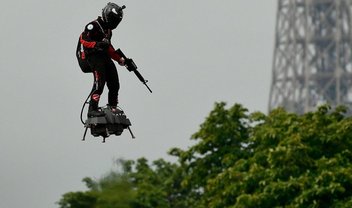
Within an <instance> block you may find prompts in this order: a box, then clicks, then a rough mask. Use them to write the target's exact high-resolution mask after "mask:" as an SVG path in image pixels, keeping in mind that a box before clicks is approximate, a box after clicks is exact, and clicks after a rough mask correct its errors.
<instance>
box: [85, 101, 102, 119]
mask: <svg viewBox="0 0 352 208" xmlns="http://www.w3.org/2000/svg"><path fill="white" fill-rule="evenodd" d="M87 116H88V117H89V118H91V117H101V116H105V113H104V112H103V111H100V110H98V107H97V106H94V105H93V104H90V105H89V109H88V115H87Z"/></svg>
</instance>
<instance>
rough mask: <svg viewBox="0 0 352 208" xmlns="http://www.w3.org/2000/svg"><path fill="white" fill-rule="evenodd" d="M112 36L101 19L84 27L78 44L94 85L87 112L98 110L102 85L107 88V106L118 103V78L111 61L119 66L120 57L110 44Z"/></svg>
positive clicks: (113, 105)
mask: <svg viewBox="0 0 352 208" xmlns="http://www.w3.org/2000/svg"><path fill="white" fill-rule="evenodd" d="M111 36H112V31H111V29H108V28H107V27H106V25H105V22H104V21H103V19H102V18H101V17H98V19H97V20H95V21H92V22H90V23H89V24H87V25H86V27H85V30H84V32H83V33H82V34H81V36H80V43H81V45H82V46H83V49H84V56H83V57H84V58H85V59H87V62H88V64H89V66H90V67H91V69H92V71H93V74H94V80H95V85H94V87H93V89H92V94H91V99H90V103H89V110H98V104H99V99H100V96H101V94H102V93H103V90H104V85H105V83H106V85H107V86H108V89H109V93H108V105H110V106H112V107H115V106H116V105H117V103H118V100H117V99H118V92H119V88H120V83H119V77H118V74H117V70H116V67H115V64H114V63H113V61H112V59H113V60H115V61H117V62H119V64H121V57H120V56H119V55H118V54H117V53H116V52H115V49H114V47H113V46H112V45H111V44H110V40H111Z"/></svg>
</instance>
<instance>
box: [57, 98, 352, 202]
mask: <svg viewBox="0 0 352 208" xmlns="http://www.w3.org/2000/svg"><path fill="white" fill-rule="evenodd" d="M345 112H346V108H344V107H338V108H335V109H331V107H330V106H327V105H326V106H321V107H320V108H319V109H318V110H317V111H315V112H310V113H306V114H304V115H297V114H293V113H288V112H286V111H285V110H284V109H281V108H278V109H275V110H274V111H272V112H270V114H268V115H265V114H263V113H260V112H255V113H252V114H249V113H248V110H247V109H246V108H244V107H242V106H241V105H239V104H235V105H233V106H232V107H230V108H226V104H225V103H223V102H221V103H216V104H215V107H214V109H213V110H212V111H211V112H210V114H209V115H208V117H207V118H206V120H205V121H204V122H203V123H202V124H201V126H200V129H199V131H198V132H196V133H195V134H194V135H193V136H192V139H193V140H195V141H196V143H195V144H194V145H193V146H191V147H189V148H188V149H186V150H182V149H179V148H172V149H171V150H170V152H169V154H170V155H173V156H175V157H177V159H178V161H177V162H176V163H170V162H167V161H165V160H163V159H159V160H155V161H153V162H151V164H150V163H149V162H148V161H147V159H145V158H140V159H138V160H136V161H124V160H121V161H119V164H120V166H121V167H122V168H121V170H120V171H116V172H111V173H109V174H107V175H106V176H105V177H103V178H102V179H99V180H92V179H91V178H85V179H84V182H85V183H86V185H87V188H88V191H86V192H69V193H66V194H64V195H63V197H62V199H61V200H60V202H59V205H60V207H61V208H113V207H131V208H137V207H138V208H152V207H153V208H159V207H160V208H187V207H192V208H203V207H204V208H208V207H211V208H226V207H231V208H242V207H243V208H251V207H253V208H254V207H261V208H266V207H267V208H269V207H270V208H271V207H288V208H290V207H291V208H293V207H295V208H296V207H297V208H305V207H312V208H315V207H317V208H318V207H319V208H324V207H342V208H344V207H346V208H347V207H352V162H351V160H352V139H351V138H352V118H351V117H346V116H345Z"/></svg>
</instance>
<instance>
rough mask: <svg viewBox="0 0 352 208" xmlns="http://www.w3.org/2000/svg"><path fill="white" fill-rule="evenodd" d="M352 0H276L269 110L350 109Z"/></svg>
mask: <svg viewBox="0 0 352 208" xmlns="http://www.w3.org/2000/svg"><path fill="white" fill-rule="evenodd" d="M351 9H352V0H278V10H277V19H276V38H275V46H274V58H273V69H272V82H271V90H270V97H269V111H270V110H272V109H273V108H276V107H284V108H285V109H286V110H287V111H289V112H294V113H298V114H302V113H305V112H309V111H312V110H315V109H316V107H317V106H318V105H320V104H323V103H328V104H330V105H331V106H332V107H335V106H337V105H346V106H347V107H349V108H350V107H352V25H351V24H352V19H351V18H352V16H351V11H352V10H351Z"/></svg>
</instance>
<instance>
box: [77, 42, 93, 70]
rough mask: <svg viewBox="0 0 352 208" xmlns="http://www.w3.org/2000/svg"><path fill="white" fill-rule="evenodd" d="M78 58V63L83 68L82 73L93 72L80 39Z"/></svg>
mask: <svg viewBox="0 0 352 208" xmlns="http://www.w3.org/2000/svg"><path fill="white" fill-rule="evenodd" d="M76 57H77V61H78V65H79V67H80V68H81V70H82V72H84V73H90V72H93V70H92V68H91V67H90V66H89V64H88V61H87V59H86V56H85V52H84V49H83V45H82V44H81V42H80V41H79V39H78V44H77V50H76Z"/></svg>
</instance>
